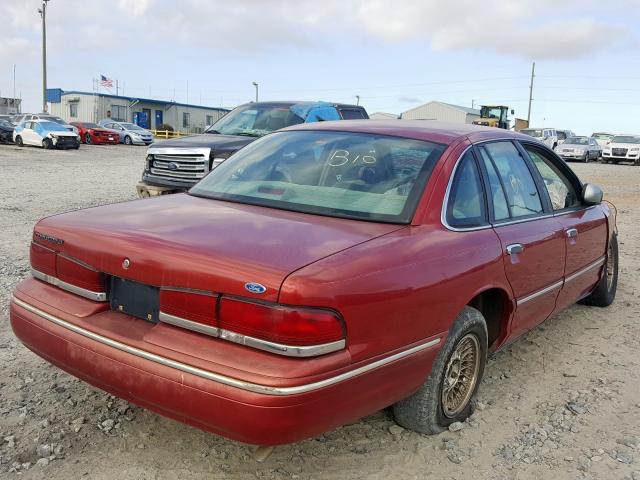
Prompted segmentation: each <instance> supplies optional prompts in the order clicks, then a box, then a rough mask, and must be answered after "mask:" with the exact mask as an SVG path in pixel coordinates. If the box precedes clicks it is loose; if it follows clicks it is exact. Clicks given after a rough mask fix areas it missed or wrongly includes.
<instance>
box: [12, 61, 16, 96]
mask: <svg viewBox="0 0 640 480" xmlns="http://www.w3.org/2000/svg"><path fill="white" fill-rule="evenodd" d="M15 100H16V64H15V63H14V64H13V101H14V102H15Z"/></svg>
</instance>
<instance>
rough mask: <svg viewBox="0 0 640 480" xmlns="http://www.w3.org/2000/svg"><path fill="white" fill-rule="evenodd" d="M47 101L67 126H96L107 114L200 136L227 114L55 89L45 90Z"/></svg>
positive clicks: (184, 104)
mask: <svg viewBox="0 0 640 480" xmlns="http://www.w3.org/2000/svg"><path fill="white" fill-rule="evenodd" d="M47 100H48V101H49V104H50V106H51V107H50V112H51V113H52V114H53V115H57V116H59V117H62V118H63V119H65V120H66V121H68V122H81V121H85V122H98V121H100V120H102V119H104V118H107V116H108V115H107V112H111V118H113V119H114V120H118V121H121V122H133V123H136V124H138V125H140V126H141V127H143V128H149V129H157V128H158V127H159V126H160V125H162V124H169V125H171V126H172V127H173V129H174V130H175V131H180V132H183V133H202V131H203V130H204V129H205V127H206V126H207V125H211V124H213V123H215V121H216V120H218V119H219V118H220V117H222V116H224V115H225V114H226V113H227V112H228V111H229V110H227V109H225V108H216V107H203V106H201V105H189V104H186V103H177V102H170V101H166V100H154V99H149V98H137V97H123V96H120V95H110V94H105V93H91V92H78V91H69V92H66V91H64V90H61V89H59V88H53V89H49V90H47Z"/></svg>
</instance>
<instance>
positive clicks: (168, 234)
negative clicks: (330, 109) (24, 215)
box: [10, 120, 618, 445]
mask: <svg viewBox="0 0 640 480" xmlns="http://www.w3.org/2000/svg"><path fill="white" fill-rule="evenodd" d="M486 192H489V193H486ZM30 248H31V250H30V252H31V253H30V259H31V269H32V270H31V272H32V276H31V277H30V278H27V279H25V280H23V281H22V282H21V283H20V284H19V285H18V286H17V287H16V289H15V290H14V292H13V298H12V300H11V307H10V318H11V325H12V327H13V331H14V332H15V334H16V335H17V337H18V338H19V339H20V340H21V341H22V342H23V343H24V344H25V345H26V346H27V347H28V348H29V349H31V350H32V351H34V352H35V353H37V354H38V355H40V356H42V357H43V358H45V359H46V360H47V361H49V362H51V363H53V364H55V365H57V366H58V367H60V368H62V369H64V370H66V371H68V372H69V373H71V374H72V375H75V376H77V377H79V378H81V379H83V380H84V381H87V382H89V383H91V384H93V385H95V386H97V387H99V388H102V389H104V390H107V391H109V392H111V393H112V394H114V395H117V396H119V397H122V398H124V399H126V400H128V401H131V402H133V403H137V404H139V405H141V406H144V407H146V408H149V409H150V410H153V411H156V412H158V413H160V414H162V415H166V416H168V417H171V418H173V419H176V420H179V421H182V422H185V423H188V424H190V425H193V426H196V427H198V428H202V429H205V430H209V431H212V432H215V433H217V434H220V435H223V436H225V437H229V438H232V439H236V440H239V441H242V442H246V443H250V444H258V445H276V444H282V443H290V442H295V441H299V440H302V439H305V438H310V437H314V436H317V435H320V434H321V433H322V432H325V431H327V430H330V429H333V428H336V427H338V426H339V425H342V424H344V423H347V422H353V421H355V420H356V419H358V418H360V417H362V416H365V415H368V414H371V413H373V412H375V411H377V410H379V409H381V408H384V407H387V406H389V405H394V406H393V410H394V414H395V418H396V421H397V422H398V423H399V424H400V425H402V426H404V427H406V428H409V429H412V430H415V431H418V432H421V433H437V432H440V431H442V430H444V429H446V428H447V426H448V425H450V424H452V423H453V422H457V421H464V419H465V418H467V417H468V416H469V415H470V413H471V412H472V408H473V398H474V394H475V393H476V390H477V389H478V387H479V385H480V383H481V378H482V373H483V370H484V366H485V361H486V358H487V354H488V353H489V352H493V351H496V350H497V349H499V348H500V347H502V346H504V345H507V344H508V343H510V342H511V341H513V340H514V339H515V338H517V337H518V336H520V335H522V334H524V333H525V332H527V331H529V330H530V329H532V328H534V327H535V326H536V325H538V324H540V323H542V322H543V321H545V320H546V319H547V318H549V317H550V316H551V315H553V314H555V313H557V312H559V311H562V310H563V309H565V308H567V307H569V306H570V305H572V304H573V303H574V302H576V301H579V300H580V301H581V302H582V303H584V304H589V305H597V306H603V307H604V306H607V305H609V304H611V303H612V302H613V301H614V297H615V294H616V285H617V279H618V244H617V230H616V210H615V208H614V207H613V206H612V205H611V204H610V203H608V202H605V203H602V190H601V189H600V188H599V187H598V186H596V185H594V184H583V183H581V182H580V180H579V179H578V177H577V176H576V175H575V174H574V173H573V172H572V170H571V169H570V168H569V167H568V166H567V164H566V163H564V162H563V161H562V160H560V159H559V158H558V157H557V156H556V155H555V154H553V152H552V151H551V150H549V149H548V148H546V147H545V146H544V145H541V144H540V143H539V142H537V141H535V140H533V139H532V138H531V137H527V136H525V135H520V134H517V133H512V132H507V131H504V130H499V129H495V128H487V127H476V126H471V125H456V126H455V128H452V127H450V126H447V125H443V124H438V123H436V122H420V121H403V122H398V121H397V120H392V121H384V120H380V121H377V122H371V121H368V120H367V121H353V122H322V123H315V124H304V125H296V126H293V127H290V128H288V129H284V130H281V131H279V132H275V133H273V134H271V135H267V136H265V137H263V138H261V139H259V140H257V141H255V142H254V143H252V144H251V145H249V146H247V147H245V148H243V149H242V150H240V151H239V152H238V153H237V154H235V155H234V156H233V158H232V159H230V160H229V161H226V162H224V163H222V165H220V166H218V167H217V168H216V169H215V170H214V171H213V172H212V173H211V174H209V175H208V176H207V177H206V178H204V179H203V180H202V181H201V182H199V183H198V184H197V185H196V186H195V187H193V188H192V189H191V190H190V191H189V193H188V194H180V195H166V196H161V197H157V198H154V199H151V200H147V201H144V202H141V201H133V202H123V203H116V204H111V205H105V206H100V207H93V208H90V209H86V210H78V211H75V212H70V213H63V214H60V215H56V216H51V217H48V218H45V219H43V220H40V221H39V222H38V223H37V224H36V226H35V228H34V231H33V237H32V243H31V247H30ZM567 320H570V319H567Z"/></svg>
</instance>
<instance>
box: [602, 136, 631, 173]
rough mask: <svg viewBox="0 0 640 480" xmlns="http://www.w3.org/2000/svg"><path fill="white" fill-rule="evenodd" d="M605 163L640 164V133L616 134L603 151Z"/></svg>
mask: <svg viewBox="0 0 640 480" xmlns="http://www.w3.org/2000/svg"><path fill="white" fill-rule="evenodd" d="M602 161H603V162H604V163H609V162H611V163H618V162H633V164H634V165H636V166H638V165H640V135H616V136H614V137H613V138H612V139H611V141H610V142H609V143H608V144H607V146H606V147H604V150H603V151H602Z"/></svg>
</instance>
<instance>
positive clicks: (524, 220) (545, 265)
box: [476, 141, 565, 336]
mask: <svg viewBox="0 0 640 480" xmlns="http://www.w3.org/2000/svg"><path fill="white" fill-rule="evenodd" d="M476 149H477V155H478V157H479V158H480V159H481V162H480V163H481V165H482V167H483V171H484V177H485V182H486V187H485V189H486V191H487V192H489V194H488V197H489V198H488V200H489V202H488V203H489V206H490V209H489V213H490V219H491V223H492V224H493V228H494V230H495V232H496V234H497V235H498V238H499V239H500V242H501V245H502V251H503V261H504V268H505V273H506V276H507V279H508V280H509V283H510V285H511V288H512V289H513V295H514V297H515V299H516V309H515V313H514V317H513V320H512V324H511V332H510V335H512V336H517V335H520V334H522V333H524V332H526V331H527V330H530V329H531V328H533V327H535V326H536V325H537V324H539V323H541V322H543V321H544V320H545V319H546V318H547V317H548V316H549V315H551V313H552V312H553V311H554V309H555V304H556V298H557V296H558V292H559V291H560V289H561V288H562V277H563V274H564V262H565V240H564V232H563V230H562V226H561V225H560V223H559V222H558V221H557V220H556V219H555V218H554V217H553V215H552V214H551V212H550V211H549V210H550V209H549V204H548V199H547V198H546V197H544V196H543V195H541V193H540V191H541V188H543V187H541V186H540V185H539V183H538V181H537V180H536V178H537V177H535V176H534V168H535V167H533V166H532V165H531V162H530V161H529V160H528V159H527V158H525V154H524V153H523V151H521V150H519V149H518V147H517V146H516V145H515V144H514V143H512V142H511V141H496V142H488V143H483V144H481V145H479V146H477V147H476Z"/></svg>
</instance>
